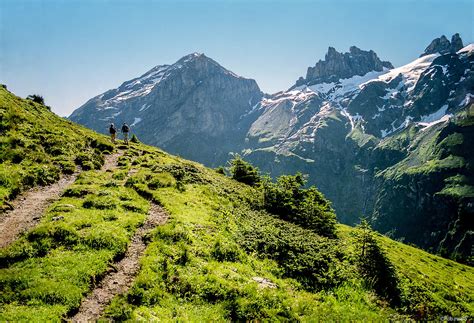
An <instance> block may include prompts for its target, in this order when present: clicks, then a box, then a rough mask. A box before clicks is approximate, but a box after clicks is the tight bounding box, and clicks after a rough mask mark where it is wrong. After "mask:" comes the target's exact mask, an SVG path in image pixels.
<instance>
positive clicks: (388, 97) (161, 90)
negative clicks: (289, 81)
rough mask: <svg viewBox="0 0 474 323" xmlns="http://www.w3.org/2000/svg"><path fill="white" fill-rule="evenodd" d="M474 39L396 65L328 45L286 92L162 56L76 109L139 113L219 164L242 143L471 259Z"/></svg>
mask: <svg viewBox="0 0 474 323" xmlns="http://www.w3.org/2000/svg"><path fill="white" fill-rule="evenodd" d="M473 52H474V44H470V45H467V46H464V45H463V43H462V40H461V39H460V37H459V35H458V34H456V35H453V37H452V38H451V41H449V40H448V39H447V38H446V37H445V36H442V37H440V38H437V39H435V40H433V41H432V42H431V43H430V44H429V45H428V46H427V48H426V50H425V52H423V53H421V55H420V57H419V58H417V59H415V60H414V61H413V62H411V63H409V64H407V65H405V66H401V67H397V68H394V67H393V66H392V64H391V63H390V62H388V61H383V59H381V58H379V57H378V56H377V54H376V53H375V52H373V51H365V50H362V49H359V48H357V47H355V46H352V47H351V48H350V49H349V52H347V53H339V52H338V51H336V49H334V48H332V47H329V49H328V53H327V54H326V56H325V59H324V60H320V61H319V62H317V63H316V64H315V66H313V67H309V68H308V70H307V72H306V75H305V76H304V77H301V78H299V79H298V80H297V81H296V82H295V84H294V85H293V86H291V87H289V89H288V90H286V91H281V92H278V93H275V94H272V95H268V94H264V93H262V91H261V90H260V89H259V87H258V84H257V83H256V82H255V81H254V80H251V79H246V78H243V77H240V76H238V75H236V74H234V73H232V72H231V71H228V70H227V69H225V68H224V67H222V66H220V65H219V64H218V63H217V62H215V61H213V60H212V59H211V58H208V57H206V56H205V55H204V54H197V53H193V54H190V55H187V56H185V57H183V58H181V59H180V60H179V61H177V62H176V63H174V64H172V65H160V66H156V67H154V68H153V69H151V70H150V71H148V72H147V73H145V74H143V75H142V76H140V77H138V78H135V79H133V80H130V81H127V82H124V83H123V84H122V85H121V86H119V87H118V88H117V89H112V90H109V91H107V92H105V93H103V94H101V95H98V96H97V97H95V98H92V99H91V100H89V101H88V102H87V103H85V104H84V105H83V106H81V107H80V108H78V109H77V110H76V111H74V112H73V113H72V115H71V116H70V119H71V120H73V121H75V122H78V123H80V124H83V125H85V126H87V127H90V128H92V129H94V130H97V131H99V132H105V131H106V130H107V126H108V124H109V123H111V122H114V123H116V124H120V123H121V122H128V123H129V124H130V125H131V127H132V131H133V132H134V133H136V134H137V136H138V137H139V138H140V140H142V141H143V142H145V143H148V144H152V145H157V146H159V147H161V148H163V149H165V150H167V151H169V152H170V153H173V154H179V155H181V156H183V157H185V158H189V159H193V160H196V161H199V162H202V163H204V164H205V165H207V166H219V165H223V164H225V163H226V161H227V160H228V159H229V153H231V152H238V153H241V154H243V155H244V156H245V158H246V159H248V160H250V161H252V162H253V163H254V164H255V165H257V166H259V167H260V169H261V170H262V171H263V172H269V173H270V174H271V175H273V176H276V175H280V174H284V173H291V172H296V171H301V172H303V173H304V174H308V175H309V183H310V184H316V185H317V186H318V188H319V189H320V190H321V191H322V192H323V193H324V194H325V195H326V197H327V198H329V199H330V200H331V201H332V202H333V204H334V207H335V209H336V211H337V214H338V217H339V219H340V221H342V222H345V223H349V224H353V223H355V222H357V221H358V219H359V217H361V216H368V217H370V218H371V219H372V222H373V224H374V226H375V228H377V229H378V230H379V231H381V232H389V231H390V232H391V234H392V235H393V236H394V237H396V238H403V239H405V240H406V241H408V242H413V243H415V244H417V245H419V246H421V247H424V248H426V249H429V250H432V251H436V252H442V253H443V254H444V255H446V256H451V257H454V258H456V259H461V260H463V261H471V260H469V257H472V255H471V250H470V249H471V247H472V244H473V230H474V227H473V224H472V220H469V219H472V216H474V206H473V205H474V187H473V185H474V183H473V178H474V177H473V168H472V165H473V164H472V161H473V158H474V157H473V153H472V152H471V151H472V147H469V144H468V143H469V142H471V143H472V139H473V126H472V125H471V124H467V123H463V114H466V113H472V102H473V98H474V72H473V71H474V69H473V59H474V54H473Z"/></svg>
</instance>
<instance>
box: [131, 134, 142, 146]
mask: <svg viewBox="0 0 474 323" xmlns="http://www.w3.org/2000/svg"><path fill="white" fill-rule="evenodd" d="M130 141H131V142H133V143H136V144H138V143H139V142H140V140H138V137H137V136H136V135H135V134H133V135H132V138H130Z"/></svg>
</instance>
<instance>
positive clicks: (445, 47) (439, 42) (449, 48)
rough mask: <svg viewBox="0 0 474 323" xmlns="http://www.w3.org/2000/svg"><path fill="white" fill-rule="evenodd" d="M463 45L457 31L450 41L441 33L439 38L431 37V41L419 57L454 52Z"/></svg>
mask: <svg viewBox="0 0 474 323" xmlns="http://www.w3.org/2000/svg"><path fill="white" fill-rule="evenodd" d="M463 47H464V45H463V42H462V39H461V37H460V36H459V34H458V33H456V34H454V35H453V36H452V37H451V42H450V41H449V40H448V38H446V36H445V35H442V36H441V37H439V38H435V39H433V41H432V42H431V43H430V44H429V45H428V47H426V49H425V51H424V52H423V54H421V55H420V57H422V56H425V55H429V54H434V53H440V54H448V53H456V52H457V51H458V50H460V49H461V48H463Z"/></svg>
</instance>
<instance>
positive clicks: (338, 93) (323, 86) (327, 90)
mask: <svg viewBox="0 0 474 323" xmlns="http://www.w3.org/2000/svg"><path fill="white" fill-rule="evenodd" d="M388 71H389V70H388V69H387V68H384V69H383V71H380V72H377V71H371V72H368V73H367V74H365V75H362V76H360V75H355V76H353V77H350V78H346V79H339V81H337V82H331V83H320V84H315V85H310V86H307V85H301V86H298V87H296V88H294V90H293V91H290V92H297V91H300V92H304V93H308V92H313V93H321V94H325V95H326V96H327V98H328V99H329V100H332V101H335V102H338V101H340V100H341V99H342V98H343V97H345V96H347V94H350V93H354V92H358V91H359V90H360V89H362V85H363V84H364V83H366V82H368V81H369V80H373V79H375V78H377V77H379V76H380V75H383V74H385V73H387V72H388ZM290 92H288V93H290Z"/></svg>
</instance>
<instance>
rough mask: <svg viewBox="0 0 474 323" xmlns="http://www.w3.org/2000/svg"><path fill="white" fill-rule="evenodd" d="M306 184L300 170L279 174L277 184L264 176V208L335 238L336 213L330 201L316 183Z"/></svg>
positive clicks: (282, 217) (287, 219) (284, 218)
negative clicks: (306, 186) (315, 185)
mask: <svg viewBox="0 0 474 323" xmlns="http://www.w3.org/2000/svg"><path fill="white" fill-rule="evenodd" d="M305 183H306V181H305V180H304V178H303V175H302V174H301V173H297V174H296V175H283V176H280V177H279V178H278V179H277V181H276V183H274V182H271V181H270V180H269V179H268V178H267V179H265V180H264V182H263V190H264V193H263V195H264V208H265V209H266V210H267V211H268V212H270V213H273V214H275V215H278V216H279V217H280V218H281V219H283V220H286V221H289V222H293V223H295V224H298V225H300V226H302V227H304V228H307V229H310V230H312V231H314V232H315V233H317V234H320V235H323V236H327V237H334V236H335V227H336V214H335V213H334V211H333V209H332V208H331V204H330V202H329V201H328V200H326V198H325V197H324V196H323V194H321V193H320V192H319V191H318V190H317V189H316V188H315V187H314V186H311V187H310V188H308V189H304V188H303V187H304V185H305Z"/></svg>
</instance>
